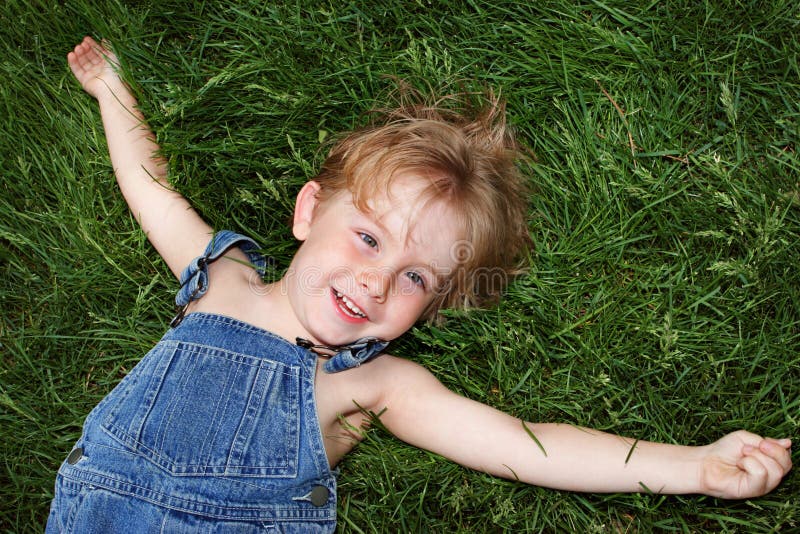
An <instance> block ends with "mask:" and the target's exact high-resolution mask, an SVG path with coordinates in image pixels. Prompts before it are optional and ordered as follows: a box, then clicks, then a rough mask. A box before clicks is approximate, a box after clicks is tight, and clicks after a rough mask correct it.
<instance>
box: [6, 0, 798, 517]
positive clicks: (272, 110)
mask: <svg viewBox="0 0 800 534" xmlns="http://www.w3.org/2000/svg"><path fill="white" fill-rule="evenodd" d="M87 33H88V34H92V35H95V36H97V37H105V38H108V39H109V40H111V41H112V42H113V43H114V46H115V49H116V51H117V53H118V54H119V56H120V57H121V60H122V62H123V69H124V71H125V75H126V77H127V79H128V80H129V81H130V83H131V84H132V86H133V88H134V91H135V92H136V94H137V95H138V97H139V99H140V103H141V107H142V110H143V112H144V113H145V115H146V117H147V120H148V121H149V123H150V124H151V126H152V127H153V128H154V130H155V131H156V133H157V136H158V139H159V142H160V143H161V145H162V147H163V150H164V153H165V154H166V155H167V156H168V157H169V161H170V173H171V180H172V181H173V183H174V184H175V186H176V187H177V188H178V189H179V190H180V191H181V192H182V193H184V194H185V195H186V196H187V197H188V198H189V199H190V200H191V201H192V202H193V204H194V205H195V206H196V207H197V209H198V210H199V211H200V212H201V214H202V215H203V216H204V217H205V218H206V220H208V221H209V222H210V223H211V224H212V225H213V226H214V227H215V228H219V229H221V228H231V229H234V230H237V231H240V232H243V233H247V234H250V235H252V236H254V237H256V238H257V239H258V240H259V241H260V242H261V243H263V244H265V245H266V247H267V248H266V249H265V251H266V253H267V254H269V255H271V256H273V257H274V258H275V259H276V260H277V263H278V265H279V266H282V267H285V266H286V265H288V262H289V259H290V258H291V256H292V253H293V250H294V248H295V246H296V245H295V243H294V242H293V240H292V238H291V233H290V231H289V227H288V225H287V220H288V217H289V214H290V210H291V206H292V202H293V197H294V194H295V193H296V192H297V190H298V189H299V187H300V186H301V184H302V183H303V182H304V181H305V180H307V179H309V178H310V177H312V176H313V175H314V173H315V170H316V169H317V167H318V165H319V163H320V161H321V159H322V153H321V152H320V150H319V149H320V146H321V142H322V141H324V139H325V138H326V137H328V136H329V135H331V134H332V133H334V132H338V131H341V130H345V129H349V128H351V127H352V126H354V125H356V124H358V123H359V121H360V120H361V119H362V116H363V115H362V114H363V112H365V111H366V110H367V109H369V108H370V107H371V106H372V105H374V104H376V103H380V100H381V95H382V94H384V93H385V91H386V90H387V89H388V88H390V86H391V84H390V83H389V82H388V81H387V80H386V77H385V75H396V76H400V77H403V78H406V79H409V80H411V81H412V82H413V83H415V84H418V85H425V84H430V85H434V86H436V85H439V84H440V83H447V82H450V83H455V82H457V83H463V84H464V85H465V87H468V88H480V87H482V86H490V87H494V88H495V89H496V90H499V91H500V92H501V93H502V95H503V96H504V97H505V98H506V99H507V101H508V110H509V119H510V121H511V122H512V123H513V124H514V125H515V127H516V129H517V132H518V135H519V137H520V138H521V139H522V140H523V141H524V143H525V144H526V145H527V146H528V147H530V149H531V150H532V152H533V153H534V154H535V159H534V160H532V161H531V162H530V163H529V164H526V165H525V172H526V173H528V175H529V176H530V181H531V185H532V189H533V195H532V197H531V199H530V207H531V209H530V215H531V216H530V233H531V237H532V239H533V242H534V243H535V248H534V250H533V251H532V252H531V254H530V270H529V272H528V274H526V275H524V276H522V277H520V278H519V279H518V280H517V281H516V282H515V283H514V284H513V285H512V287H510V289H509V291H508V294H507V297H506V299H505V300H504V301H503V303H502V304H501V305H500V306H499V307H497V308H495V309H489V310H478V311H472V312H469V313H451V314H449V319H448V321H447V322H446V323H444V324H443V325H441V326H437V327H433V326H426V325H420V326H419V327H417V328H415V329H414V330H413V331H412V332H410V333H409V334H407V335H406V336H405V337H403V338H402V339H401V340H399V341H397V342H395V343H394V344H393V348H392V351H393V352H394V353H395V354H398V355H403V356H407V357H409V358H414V359H415V360H417V361H419V362H421V363H423V364H424V365H426V366H427V367H429V368H430V369H431V370H432V371H433V372H434V373H435V374H436V376H437V377H438V378H439V379H440V380H441V381H442V382H444V383H445V384H446V385H447V386H448V387H450V388H452V389H454V390H456V391H458V392H460V393H463V394H465V395H467V396H469V397H472V398H474V399H476V400H479V401H481V402H485V403H488V404H490V405H492V406H495V407H497V408H499V409H501V410H504V411H507V412H510V413H513V414H515V415H517V416H519V417H522V418H526V419H528V420H534V421H557V422H568V423H575V424H580V425H585V426H591V427H596V428H600V429H603V430H608V431H611V432H615V433H620V434H625V435H629V436H632V437H635V438H639V439H647V440H659V441H666V442H674V443H686V444H704V443H707V442H709V441H712V440H714V439H717V438H718V437H720V436H721V435H722V434H724V433H727V432H729V431H732V430H735V429H738V428H742V427H744V428H748V429H750V430H752V431H754V432H758V433H762V434H768V435H773V436H789V437H793V438H795V440H796V441H798V440H797V438H798V437H800V435H799V434H800V433H799V432H798V425H800V274H798V273H799V272H800V269H798V265H800V238H799V236H800V156H798V148H799V147H798V140H800V67H799V66H798V62H799V58H800V44H799V41H798V36H799V35H800V5H798V3H797V2H796V1H795V0H774V1H771V2H753V1H748V0H740V1H735V2H734V1H728V0H724V1H723V0H717V1H706V2H696V1H694V0H669V1H665V2H630V1H627V2H623V1H619V0H610V1H607V2H604V1H602V0H592V1H585V2H580V1H579V2H568V1H566V0H551V1H545V2H505V1H496V2H490V3H484V2H480V1H473V2H457V1H453V0H451V1H450V2H429V1H425V0H419V1H400V2H397V1H384V0H381V1H376V2H350V3H345V2H330V3H322V2H305V1H302V0H299V1H297V2H285V3H284V2H267V1H263V0H258V1H256V0H251V1H248V0H232V1H230V2H216V1H209V2H184V1H178V0H159V1H154V0H143V1H138V2H133V1H131V2H118V1H115V0H104V1H101V2H97V3H94V2H88V1H87V0H70V1H69V2H55V1H46V0H25V1H23V0H5V1H4V2H3V3H2V5H0V53H2V57H0V74H1V77H0V121H2V125H1V126H0V173H1V174H0V176H2V182H1V184H2V185H0V187H1V188H2V194H0V269H2V276H0V302H2V319H1V321H0V343H1V344H0V442H1V443H2V444H3V446H2V449H3V462H2V464H3V465H2V469H0V531H3V532H6V531H8V532H39V531H41V530H42V529H43V524H44V521H45V518H46V515H47V511H48V506H49V501H50V499H51V497H52V491H53V481H54V477H55V473H56V470H57V468H58V465H59V464H60V462H61V461H62V460H63V459H64V458H65V457H66V455H67V454H68V452H69V450H70V448H71V445H72V443H73V442H74V441H75V440H76V439H77V438H78V436H79V435H80V429H81V424H82V422H83V419H84V418H85V416H86V414H87V413H88V412H89V410H90V409H91V408H92V407H93V406H94V405H95V404H96V403H97V402H98V401H99V400H100V399H101V398H102V397H103V396H104V395H105V394H106V393H107V392H108V391H109V390H110V389H111V388H112V387H113V386H114V385H115V384H116V383H117V382H118V381H119V380H120V379H121V378H122V377H123V376H124V375H125V374H126V372H128V371H129V370H130V369H131V367H132V366H133V365H135V363H136V362H137V361H138V359H139V358H141V356H142V355H143V354H144V353H145V352H146V350H148V349H149V348H150V347H151V346H152V345H153V344H154V343H155V342H156V341H157V340H158V338H159V337H160V336H161V335H162V334H163V332H164V330H165V329H166V327H167V323H168V321H169V318H170V317H171V315H172V313H173V305H172V299H173V295H174V292H175V291H176V289H177V282H176V281H175V280H174V279H173V278H172V276H171V275H170V273H169V271H168V269H167V268H166V265H165V264H164V263H163V262H162V261H161V259H160V258H159V257H158V256H157V254H156V253H155V251H154V250H153V249H152V248H151V247H150V246H149V244H148V243H147V241H146V240H145V238H144V236H143V235H142V233H141V232H140V231H139V229H138V227H137V225H136V224H135V221H134V220H133V218H132V217H131V215H130V214H129V213H128V211H127V207H126V205H125V203H124V201H123V199H122V197H121V195H120V194H119V192H118V190H117V188H116V185H115V183H114V180H113V173H112V169H111V167H110V164H109V160H108V156H107V152H106V148H105V141H104V135H103V131H102V126H101V123H100V118H99V114H98V112H97V107H96V104H95V102H94V101H93V100H92V99H91V98H90V97H89V96H87V95H86V94H84V93H83V92H82V91H81V89H80V87H79V86H78V85H77V83H75V82H74V80H73V79H72V77H71V75H70V73H69V70H68V68H67V65H66V61H65V55H66V53H67V52H68V51H69V50H70V49H71V48H72V47H73V46H74V45H75V44H76V43H77V42H78V41H79V40H80V39H81V38H82V37H83V35H85V34H87ZM464 424H469V422H468V421H465V422H464ZM796 449H797V445H795V450H796ZM794 459H795V463H797V454H796V453H795V454H794ZM340 467H341V477H340V489H341V491H340V506H339V529H340V531H341V532H426V531H428V532H469V533H473V532H500V531H506V530H507V531H510V532H524V531H530V532H536V531H544V532H556V531H558V532H570V531H574V532H626V533H627V532H650V531H664V532H672V531H678V532H720V531H722V532H778V531H780V532H798V531H800V476H798V470H797V469H795V470H794V471H793V472H792V473H790V474H789V475H788V477H787V478H786V479H785V480H784V481H783V483H782V484H781V485H780V486H779V487H778V488H777V490H776V491H774V492H773V493H771V494H769V495H767V496H765V497H763V498H759V499H752V500H746V501H719V500H716V499H713V498H710V497H697V496H679V497H672V496H670V497H665V496H659V495H654V494H644V493H643V494H632V495H593V494H576V493H569V492H560V491H553V490H548V489H543V488H537V487H531V486H526V485H524V484H521V483H517V482H511V481H506V480H500V479H494V478H491V477H489V476H487V475H483V474H480V473H476V472H472V471H469V470H465V469H463V468H461V467H459V466H457V465H454V464H452V463H450V462H448V461H446V460H444V459H442V458H440V457H438V456H435V455H433V454H430V453H427V452H425V451H420V450H416V449H413V448H411V447H409V446H407V445H405V444H403V443H401V442H399V441H398V440H396V439H395V438H393V437H392V436H391V435H389V434H388V433H386V432H384V431H382V430H380V429H375V430H372V431H370V432H369V435H368V437H367V439H366V440H365V442H364V443H363V444H361V445H360V446H359V447H358V448H357V449H356V451H355V452H354V453H352V454H351V455H350V456H348V457H347V458H346V459H345V461H344V462H343V463H342V464H341V465H340Z"/></svg>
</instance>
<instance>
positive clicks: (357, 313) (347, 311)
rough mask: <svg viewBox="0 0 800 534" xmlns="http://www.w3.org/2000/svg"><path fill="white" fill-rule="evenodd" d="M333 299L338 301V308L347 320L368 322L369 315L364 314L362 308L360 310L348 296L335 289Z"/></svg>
mask: <svg viewBox="0 0 800 534" xmlns="http://www.w3.org/2000/svg"><path fill="white" fill-rule="evenodd" d="M333 298H334V299H335V301H336V306H337V308H338V309H339V310H340V311H341V312H342V314H343V315H344V316H345V317H346V318H348V319H350V320H352V321H356V322H361V321H365V320H367V314H366V313H364V312H363V311H362V310H361V308H359V307H358V306H357V305H356V303H355V302H353V301H352V300H350V299H349V298H348V297H347V296H346V295H344V294H342V293H340V292H339V291H336V290H335V289H334V290H333Z"/></svg>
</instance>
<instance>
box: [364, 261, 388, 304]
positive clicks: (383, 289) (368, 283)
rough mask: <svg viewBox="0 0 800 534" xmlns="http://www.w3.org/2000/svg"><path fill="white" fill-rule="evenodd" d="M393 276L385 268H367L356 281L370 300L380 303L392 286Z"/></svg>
mask: <svg viewBox="0 0 800 534" xmlns="http://www.w3.org/2000/svg"><path fill="white" fill-rule="evenodd" d="M392 277H393V274H392V273H391V272H390V270H389V269H387V268H385V267H369V268H367V269H364V270H363V271H361V274H360V276H359V277H358V281H359V283H360V284H361V287H362V288H363V289H364V291H366V293H367V294H368V295H369V296H370V298H372V299H374V300H375V301H376V302H379V303H382V302H384V301H385V300H386V297H387V295H388V293H389V290H390V288H391V286H392Z"/></svg>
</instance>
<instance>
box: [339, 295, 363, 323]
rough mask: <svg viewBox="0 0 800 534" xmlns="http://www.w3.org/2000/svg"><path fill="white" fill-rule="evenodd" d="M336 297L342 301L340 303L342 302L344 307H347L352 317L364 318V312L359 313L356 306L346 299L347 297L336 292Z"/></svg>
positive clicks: (359, 309)
mask: <svg viewBox="0 0 800 534" xmlns="http://www.w3.org/2000/svg"><path fill="white" fill-rule="evenodd" d="M336 296H337V297H338V298H340V299H342V302H344V305H345V306H347V309H348V310H350V311H351V312H352V313H353V315H355V316H357V317H366V315H365V314H364V312H362V311H361V308H359V307H358V306H356V304H355V303H354V302H353V301H352V300H350V299H349V298H347V296H345V295H342V294H341V293H339V292H338V291H337V292H336Z"/></svg>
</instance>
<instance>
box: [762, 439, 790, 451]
mask: <svg viewBox="0 0 800 534" xmlns="http://www.w3.org/2000/svg"><path fill="white" fill-rule="evenodd" d="M764 440H765V441H769V442H770V443H776V444H777V445H779V446H781V447H783V448H784V449H789V448H791V446H792V440H790V439H789V438H782V439H777V438H764Z"/></svg>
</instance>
